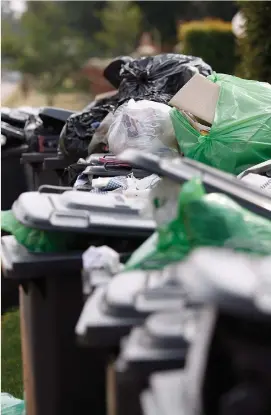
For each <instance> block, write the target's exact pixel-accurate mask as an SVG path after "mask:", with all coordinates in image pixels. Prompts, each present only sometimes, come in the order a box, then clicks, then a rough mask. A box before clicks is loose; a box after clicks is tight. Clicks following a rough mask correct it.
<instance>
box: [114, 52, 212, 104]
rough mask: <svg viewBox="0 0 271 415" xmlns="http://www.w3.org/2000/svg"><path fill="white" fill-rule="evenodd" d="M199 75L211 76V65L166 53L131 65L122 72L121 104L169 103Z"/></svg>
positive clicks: (130, 63)
mask: <svg viewBox="0 0 271 415" xmlns="http://www.w3.org/2000/svg"><path fill="white" fill-rule="evenodd" d="M196 73H200V74H202V75H204V76H208V75H210V74H211V73H212V68H211V67H210V65H208V64H207V63H205V62H204V61H203V60H202V59H201V58H198V57H194V56H186V55H178V54H172V53H167V54H162V55H157V56H150V57H146V58H140V59H135V60H133V61H130V62H127V63H126V64H125V65H123V66H122V67H121V69H120V72H119V74H120V78H121V82H120V85H119V88H118V89H119V95H120V103H122V102H124V101H127V100H129V99H130V98H133V99H135V100H144V99H148V100H150V101H156V102H161V103H165V104H167V103H168V102H169V100H170V99H171V98H172V97H173V95H174V94H176V92H177V91H178V90H179V89H180V88H181V87H182V86H184V85H185V84H186V82H187V81H189V79H191V78H192V76H193V75H195V74H196Z"/></svg>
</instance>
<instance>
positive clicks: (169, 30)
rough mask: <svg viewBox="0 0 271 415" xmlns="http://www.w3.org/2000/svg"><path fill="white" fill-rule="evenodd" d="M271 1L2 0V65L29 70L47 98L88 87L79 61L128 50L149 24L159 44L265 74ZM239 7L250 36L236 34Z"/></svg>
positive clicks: (220, 66)
mask: <svg viewBox="0 0 271 415" xmlns="http://www.w3.org/2000/svg"><path fill="white" fill-rule="evenodd" d="M270 5H271V3H270V2H267V1H266V2H264V1H257V2H255V1H249V2H248V1H239V2H233V1H129V0H127V1H46V2H45V1H28V2H26V8H25V11H24V12H23V13H22V15H21V16H20V17H18V16H15V15H14V12H13V10H12V8H11V7H10V1H8V0H3V1H2V2H1V9H2V68H4V69H8V70H10V69H15V70H18V71H20V72H21V73H22V74H26V75H27V79H28V80H29V79H30V80H31V85H32V86H33V85H34V86H35V88H36V89H37V90H38V91H40V92H41V93H43V94H45V95H46V97H47V101H48V102H49V103H52V102H53V100H54V96H55V95H56V94H58V93H60V92H63V91H65V90H69V91H70V90H72V89H74V88H75V89H78V90H80V89H81V90H82V89H83V90H86V88H87V87H86V85H87V80H84V79H83V78H84V73H83V72H82V71H81V69H82V67H84V65H85V64H86V62H87V61H88V60H89V59H91V58H99V59H105V58H109V59H110V58H114V57H115V56H118V55H130V54H132V53H133V52H134V51H135V48H136V47H137V46H138V42H139V40H140V38H141V36H142V34H143V33H145V32H148V33H149V34H150V35H151V37H152V39H153V42H154V43H155V44H156V45H158V46H159V49H160V50H161V51H162V52H173V51H175V52H179V53H185V54H191V55H195V56H199V57H202V58H203V59H204V60H206V61H207V62H208V63H209V64H210V65H211V66H212V67H213V69H214V70H216V71H217V72H225V73H230V74H234V73H235V74H236V73H237V74H238V75H242V76H244V77H249V78H252V79H259V80H268V81H269V82H270V79H271V69H270V66H271V64H270V62H271V54H270V50H271V46H270V45H271V40H270V39H271V35H270V30H269V21H270V15H271V14H270V11H271V9H270V7H271V6H270ZM238 10H242V12H243V15H244V16H245V18H246V19H247V22H248V23H247V36H245V38H242V39H238V41H237V39H236V38H235V35H234V34H233V32H232V28H231V21H232V18H233V17H234V15H235V14H236V12H237V11H238ZM78 73H80V75H79V76H78ZM79 79H80V82H79V81H78V80H79Z"/></svg>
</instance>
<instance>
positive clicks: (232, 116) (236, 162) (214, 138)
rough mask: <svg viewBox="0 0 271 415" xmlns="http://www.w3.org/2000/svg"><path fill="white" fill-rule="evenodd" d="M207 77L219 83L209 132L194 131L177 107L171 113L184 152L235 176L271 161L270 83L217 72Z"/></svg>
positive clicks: (187, 155)
mask: <svg viewBox="0 0 271 415" xmlns="http://www.w3.org/2000/svg"><path fill="white" fill-rule="evenodd" d="M208 79H209V80H211V81H212V82H214V83H216V84H218V85H219V86H220V95H219V99H218V103H217V107H216V112H215V119H214V122H213V125H212V127H211V130H210V133H209V134H208V135H202V134H201V133H200V132H198V131H197V130H195V129H194V128H193V127H192V126H191V124H190V123H189V122H188V120H187V119H186V118H185V117H184V116H183V115H182V114H181V113H180V112H179V111H178V110H177V109H172V110H171V113H170V115H171V120H172V123H173V126H174V130H175V134H176V138H177V141H178V143H179V146H180V149H181V151H182V152H183V153H184V155H185V156H186V157H189V158H191V159H194V160H197V161H200V162H202V163H205V164H208V165H210V166H212V167H216V168H218V169H220V170H224V171H226V172H229V173H232V174H236V175H238V174H239V173H241V172H242V171H244V170H246V169H247V168H249V167H251V166H254V165H255V164H258V163H261V162H263V161H266V160H269V159H270V158H271V85H270V84H268V83H264V82H256V81H248V80H245V79H241V78H237V77H234V76H231V75H224V74H216V73H213V74H212V75H210V76H208Z"/></svg>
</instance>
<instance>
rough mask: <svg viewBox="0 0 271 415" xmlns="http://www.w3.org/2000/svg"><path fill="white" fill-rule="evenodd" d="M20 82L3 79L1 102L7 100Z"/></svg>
mask: <svg viewBox="0 0 271 415" xmlns="http://www.w3.org/2000/svg"><path fill="white" fill-rule="evenodd" d="M18 86H19V82H6V81H3V80H2V81H1V104H2V105H3V103H4V101H5V100H7V99H8V98H9V97H10V96H11V95H12V94H13V93H14V92H15V91H16V89H17V88H18Z"/></svg>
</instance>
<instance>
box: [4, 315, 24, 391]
mask: <svg viewBox="0 0 271 415" xmlns="http://www.w3.org/2000/svg"><path fill="white" fill-rule="evenodd" d="M1 343H2V353H1V391H2V392H7V393H10V394H11V395H13V396H15V397H16V398H21V399H23V374H22V357H21V336H20V315H19V311H18V310H11V311H10V312H7V313H6V314H4V316H2V342H1Z"/></svg>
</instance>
